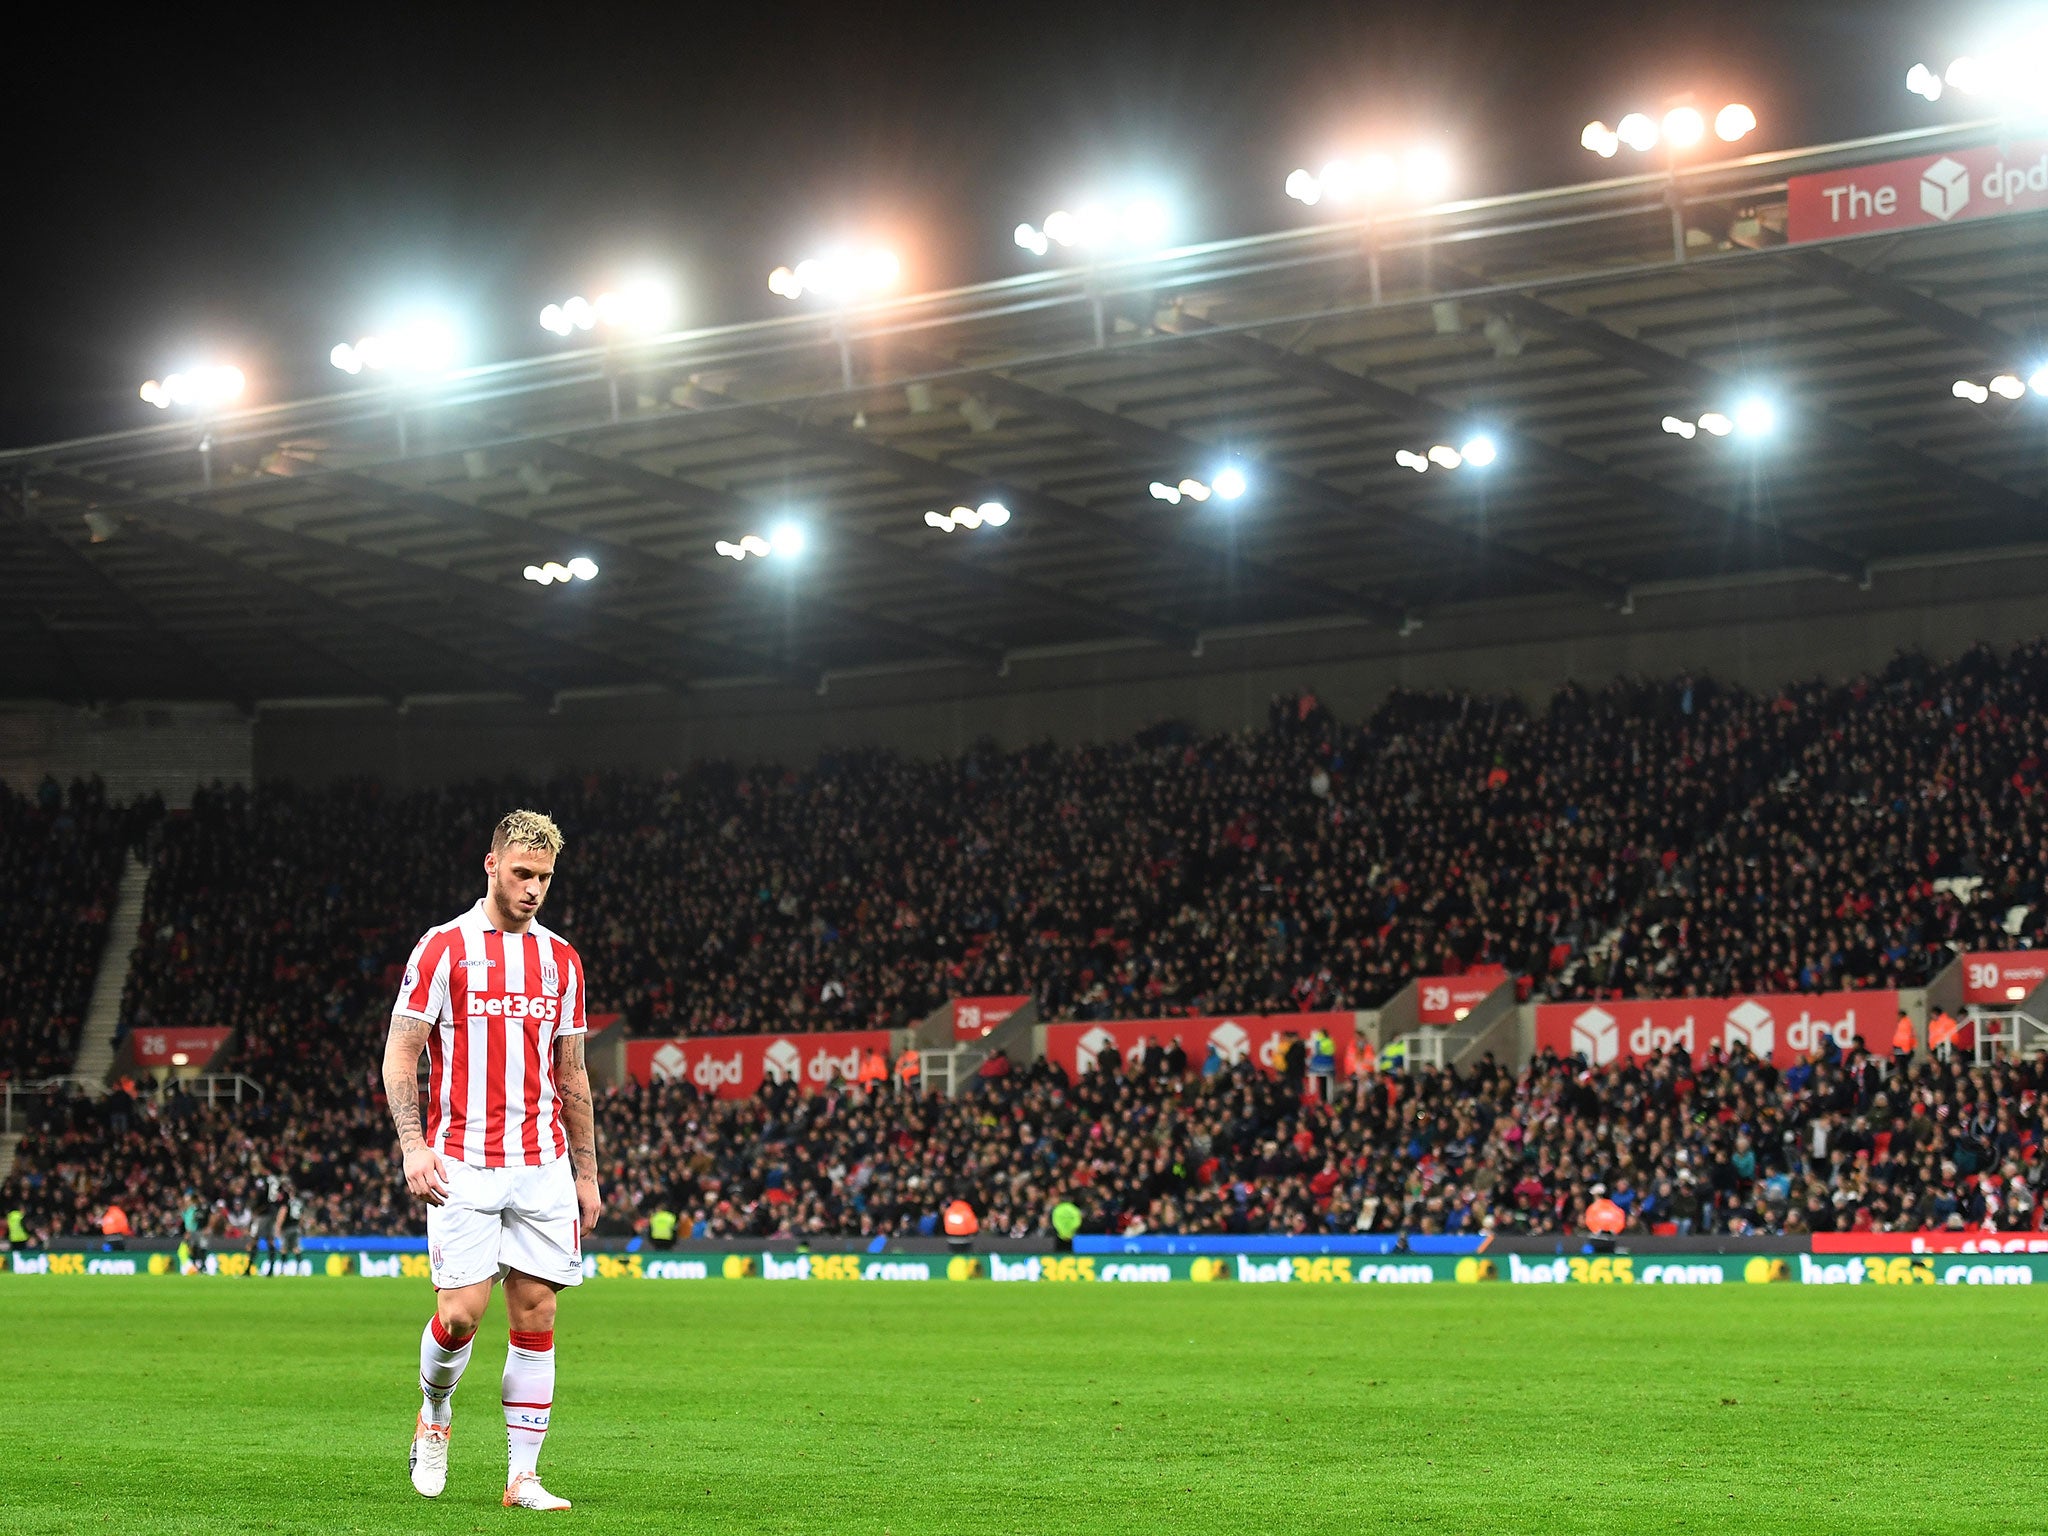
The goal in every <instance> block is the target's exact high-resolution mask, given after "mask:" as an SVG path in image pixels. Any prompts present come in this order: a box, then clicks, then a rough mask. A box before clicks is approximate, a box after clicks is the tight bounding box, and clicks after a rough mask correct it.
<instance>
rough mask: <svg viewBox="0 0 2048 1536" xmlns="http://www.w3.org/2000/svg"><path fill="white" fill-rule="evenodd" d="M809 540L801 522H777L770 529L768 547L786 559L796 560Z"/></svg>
mask: <svg viewBox="0 0 2048 1536" xmlns="http://www.w3.org/2000/svg"><path fill="white" fill-rule="evenodd" d="M807 542H808V540H807V538H806V535H805V533H804V529H803V525H802V524H801V523H791V522H782V523H777V524H776V525H775V526H774V527H773V528H771V529H769V530H768V548H769V549H770V550H772V551H773V552H774V553H776V554H778V555H780V556H782V557H783V558H784V559H785V560H794V559H795V558H796V557H797V556H798V555H800V554H802V553H803V552H804V545H805V544H806V543H807Z"/></svg>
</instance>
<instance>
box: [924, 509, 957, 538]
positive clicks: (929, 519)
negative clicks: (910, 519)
mask: <svg viewBox="0 0 2048 1536" xmlns="http://www.w3.org/2000/svg"><path fill="white" fill-rule="evenodd" d="M924 521H925V526H926V527H928V528H936V529H938V530H939V532H941V533H951V532H952V531H953V519H951V518H950V517H948V516H946V514H945V513H943V512H927V513H925V515H924Z"/></svg>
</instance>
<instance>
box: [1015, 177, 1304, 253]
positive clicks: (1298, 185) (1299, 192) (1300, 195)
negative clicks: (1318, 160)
mask: <svg viewBox="0 0 2048 1536" xmlns="http://www.w3.org/2000/svg"><path fill="white" fill-rule="evenodd" d="M1287 195H1288V196H1289V197H1291V198H1293V199H1294V200H1295V201H1296V202H1297V203H1306V204H1308V206H1309V207H1311V208H1313V207H1314V206H1315V205H1316V204H1317V203H1319V202H1321V201H1322V200H1323V188H1322V184H1321V183H1320V182H1318V181H1317V180H1316V178H1315V176H1314V174H1313V173H1312V172H1309V171H1305V170H1298V169H1297V170H1292V171H1289V172H1288V173H1287ZM1023 227H1024V228H1027V229H1028V228H1029V227H1030V226H1029V225H1025V226H1023ZM1017 243H1018V244H1019V245H1022V244H1023V243H1024V242H1023V240H1022V239H1021V238H1020V239H1019V240H1018V242H1017ZM1039 254H1040V255H1041V256H1042V255H1044V254H1045V253H1044V252H1043V251H1040V252H1039Z"/></svg>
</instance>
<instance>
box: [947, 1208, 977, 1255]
mask: <svg viewBox="0 0 2048 1536" xmlns="http://www.w3.org/2000/svg"><path fill="white" fill-rule="evenodd" d="M980 1230H981V1218H980V1217H979V1216H977V1215H975V1214H974V1207H973V1206H971V1205H969V1204H968V1203H967V1202H966V1201H965V1200H955V1201H953V1202H951V1203H950V1204H949V1205H947V1207H946V1241H947V1242H949V1243H951V1244H952V1245H953V1246H954V1247H955V1248H965V1247H966V1246H967V1245H968V1243H969V1242H970V1241H972V1240H973V1237H974V1234H975V1233H977V1232H979V1231H980Z"/></svg>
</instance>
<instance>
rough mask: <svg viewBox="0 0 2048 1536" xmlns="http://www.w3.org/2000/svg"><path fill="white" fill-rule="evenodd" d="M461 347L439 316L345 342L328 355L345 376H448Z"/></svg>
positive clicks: (423, 317)
mask: <svg viewBox="0 0 2048 1536" xmlns="http://www.w3.org/2000/svg"><path fill="white" fill-rule="evenodd" d="M461 351H462V344H461V340H460V338H459V337H458V335H457V334H456V330H455V327H454V325H453V324H452V323H451V322H449V321H448V320H446V319H444V318H443V317H441V316H439V315H417V316H414V317H413V318H411V319H409V320H407V321H405V322H404V323H403V324H401V325H399V326H397V327H396V328H395V329H393V330H390V331H387V332H382V333H380V334H378V335H374V336H364V337H362V338H361V339H360V340H358V341H357V342H356V343H355V345H354V346H350V345H348V344H347V343H346V342H344V343H342V344H341V345H340V346H337V347H336V348H335V349H334V350H333V351H331V352H329V353H328V354H327V360H328V361H329V362H330V363H332V364H334V366H335V367H337V368H339V369H340V370H341V371H342V372H343V373H350V374H353V373H361V372H362V371H363V370H364V369H365V368H367V369H369V370H370V371H371V372H372V373H382V372H383V371H385V370H386V369H390V370H392V371H393V372H398V373H415V374H433V373H446V372H447V371H448V370H449V369H451V368H453V367H454V366H455V362H456V359H457V358H458V357H459V356H460V355H461Z"/></svg>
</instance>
